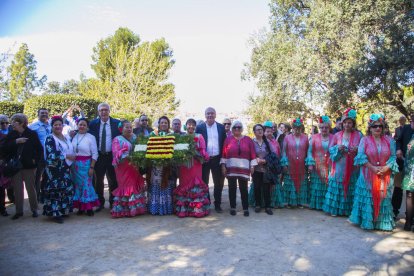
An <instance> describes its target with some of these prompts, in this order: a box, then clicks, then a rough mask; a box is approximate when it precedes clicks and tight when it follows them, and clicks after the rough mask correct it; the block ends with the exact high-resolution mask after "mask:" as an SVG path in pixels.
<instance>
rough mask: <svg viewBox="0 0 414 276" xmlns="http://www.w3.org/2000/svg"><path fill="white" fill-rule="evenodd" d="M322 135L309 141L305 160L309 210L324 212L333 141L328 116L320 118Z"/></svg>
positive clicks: (319, 134)
mask: <svg viewBox="0 0 414 276" xmlns="http://www.w3.org/2000/svg"><path fill="white" fill-rule="evenodd" d="M319 129H320V130H321V133H317V134H314V135H312V138H311V139H310V141H309V149H308V157H307V158H306V160H305V163H306V165H307V166H308V169H309V172H310V199H309V201H310V203H309V208H311V209H316V210H322V207H323V202H324V200H325V195H326V191H327V189H328V175H329V167H330V165H331V164H330V163H331V162H330V159H329V144H330V142H331V141H332V139H333V134H330V133H329V132H330V130H331V120H330V119H329V117H328V116H322V117H320V118H319Z"/></svg>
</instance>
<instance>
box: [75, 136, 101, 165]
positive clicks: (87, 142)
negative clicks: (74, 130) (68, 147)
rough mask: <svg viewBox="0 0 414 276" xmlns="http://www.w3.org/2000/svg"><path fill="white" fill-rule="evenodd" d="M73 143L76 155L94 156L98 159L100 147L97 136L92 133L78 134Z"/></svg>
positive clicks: (94, 158)
mask: <svg viewBox="0 0 414 276" xmlns="http://www.w3.org/2000/svg"><path fill="white" fill-rule="evenodd" d="M72 145H73V149H74V151H75V154H76V156H92V159H93V160H95V161H96V160H98V147H97V146H96V139H95V136H93V135H92V134H90V133H85V134H80V133H78V134H76V135H75V137H73V140H72Z"/></svg>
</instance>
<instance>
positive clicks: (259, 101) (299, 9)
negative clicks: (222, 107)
mask: <svg viewBox="0 0 414 276" xmlns="http://www.w3.org/2000/svg"><path fill="white" fill-rule="evenodd" d="M270 7H271V14H272V17H271V31H269V32H266V33H262V34H260V36H258V37H255V38H253V39H252V42H253V46H254V47H253V51H252V56H251V61H250V63H249V64H247V66H246V69H245V72H244V78H252V79H254V80H256V82H257V85H258V88H259V90H260V92H261V93H260V94H259V95H258V96H256V97H253V98H251V99H250V100H251V104H252V107H251V109H250V111H249V112H250V113H251V112H252V111H251V110H252V109H253V110H256V111H259V110H261V107H265V106H266V107H267V108H269V107H273V108H274V107H275V106H276V107H277V108H278V110H277V111H279V112H280V111H281V110H283V112H285V111H286V110H287V114H286V115H287V116H293V115H294V114H293V113H295V112H296V113H300V114H304V115H306V114H307V113H311V114H318V113H325V112H327V113H329V114H331V115H334V114H337V113H338V112H339V111H341V110H343V109H344V108H345V107H346V106H349V105H353V106H355V105H359V104H361V103H362V104H363V103H364V102H366V101H371V100H374V101H380V98H383V99H387V101H386V104H393V105H394V106H395V107H397V108H398V110H400V111H401V112H403V113H404V109H403V108H399V107H398V105H399V106H401V105H402V104H403V103H405V100H406V98H404V97H402V96H401V89H402V88H403V87H407V86H410V85H412V80H413V78H412V72H413V70H412V66H413V62H412V58H414V57H413V55H412V51H411V47H413V43H412V38H411V37H412V35H413V25H412V15H411V13H410V10H411V9H412V5H411V1H402V0H400V1H392V0H383V1H374V0H369V1H366V0H359V1H355V0H338V1H324V0H303V1H293V0H290V1H286V0H273V1H272V2H271V4H270ZM402 52H404V54H403V55H401V54H402ZM391 53H392V54H391ZM398 53H399V54H400V55H399V54H398ZM404 58H406V59H407V60H408V62H407V63H406V62H404V61H402V60H401V59H404ZM391 72H392V73H391ZM410 76H411V77H410ZM391 80H392V81H391ZM378 82H380V83H381V84H380V85H378V86H377V85H375V84H376V83H378ZM371 87H372V88H374V87H376V89H372V88H371ZM397 87H398V88H399V89H397ZM387 91H388V92H390V91H393V92H392V94H393V95H394V96H392V97H387V96H389V95H390V93H388V92H387ZM396 91H398V93H397V94H398V95H399V96H395V93H396ZM381 93H382V94H381ZM265 104H266V105H265ZM257 114H258V116H262V114H260V113H257Z"/></svg>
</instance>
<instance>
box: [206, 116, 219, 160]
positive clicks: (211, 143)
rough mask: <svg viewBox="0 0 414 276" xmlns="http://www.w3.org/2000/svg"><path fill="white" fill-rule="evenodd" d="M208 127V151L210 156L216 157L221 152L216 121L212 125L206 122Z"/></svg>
mask: <svg viewBox="0 0 414 276" xmlns="http://www.w3.org/2000/svg"><path fill="white" fill-rule="evenodd" d="M206 128H207V137H208V138H207V153H208V155H209V156H210V157H214V156H217V155H219V154H220V149H219V135H218V130H217V124H216V122H214V124H212V125H211V126H209V125H208V124H207V123H206Z"/></svg>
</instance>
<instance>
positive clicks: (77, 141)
mask: <svg viewBox="0 0 414 276" xmlns="http://www.w3.org/2000/svg"><path fill="white" fill-rule="evenodd" d="M79 136H80V133H78V134H77V135H76V153H78V152H79V144H80V142H82V140H83V138H85V136H86V133H85V134H83V136H82V138H81V139H80V140H79Z"/></svg>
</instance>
